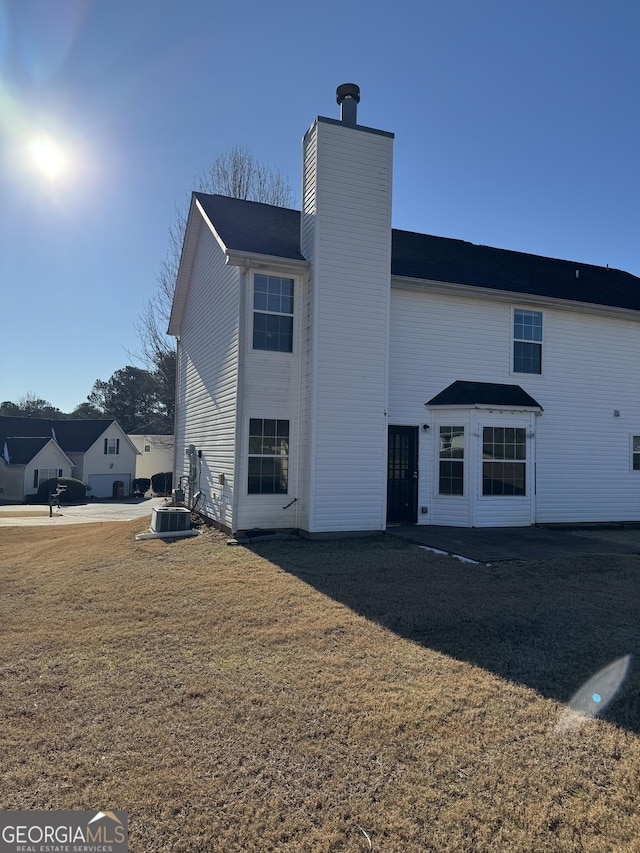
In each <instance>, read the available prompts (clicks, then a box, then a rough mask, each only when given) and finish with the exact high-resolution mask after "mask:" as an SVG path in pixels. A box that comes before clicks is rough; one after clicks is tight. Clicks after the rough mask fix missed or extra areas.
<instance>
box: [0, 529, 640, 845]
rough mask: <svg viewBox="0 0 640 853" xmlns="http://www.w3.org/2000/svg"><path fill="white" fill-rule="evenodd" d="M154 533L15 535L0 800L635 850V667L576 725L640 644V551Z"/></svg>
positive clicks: (0, 687) (218, 834) (141, 822)
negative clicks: (457, 549)
mask: <svg viewBox="0 0 640 853" xmlns="http://www.w3.org/2000/svg"><path fill="white" fill-rule="evenodd" d="M144 527H145V522H144V521H142V522H132V523H124V524H102V525H86V524H84V525H77V526H75V525H74V526H65V527H55V528H35V527H32V528H17V527H16V528H3V529H2V530H0V589H1V592H2V595H1V599H0V610H1V612H0V636H1V641H2V642H1V646H0V673H1V679H0V720H1V725H2V748H1V751H0V757H1V766H0V809H19V808H31V809H103V810H104V809H126V810H127V811H128V812H129V827H130V831H129V838H130V850H131V851H135V853H147V851H167V853H168V851H171V853H199V851H225V853H226V851H229V853H243V851H249V853H251V851H261V853H262V851H305V853H323V851H327V853H328V851H336V853H338V851H340V853H343V851H344V853H347V851H349V853H351V851H353V853H356V851H370V850H374V851H377V853H413V851H416V853H417V851H433V853H448V851H451V853H453V851H455V853H465V851H474V853H475V852H476V851H491V853H493V851H509V853H512V851H515V853H534V851H535V853H553V851H563V852H564V851H567V852H568V851H572V852H573V851H575V853H606V851H611V853H614V851H615V853H624V851H640V814H639V807H638V804H639V802H640V699H639V694H640V689H639V686H640V685H639V678H638V672H637V669H638V667H637V665H635V666H633V665H632V669H631V673H630V675H629V676H628V677H627V679H626V681H625V683H624V684H623V686H622V688H621V690H620V692H619V694H618V695H617V697H616V699H615V700H614V702H613V703H612V704H611V706H610V707H609V708H608V709H607V711H606V712H605V714H604V715H603V719H583V720H581V721H578V722H579V724H576V725H574V726H573V727H572V726H564V727H563V725H562V724H561V723H562V720H564V719H566V710H565V709H566V706H565V704H564V703H565V702H566V701H568V700H569V699H570V697H571V696H572V694H573V693H574V692H575V691H576V690H578V688H579V687H580V686H581V684H582V683H583V682H584V681H585V680H586V679H588V678H589V677H590V676H592V675H593V674H594V672H596V671H597V670H598V669H600V668H601V667H603V666H605V665H606V664H607V663H610V662H611V661H612V660H614V659H616V658H618V657H620V656H621V655H626V654H632V655H633V656H634V657H635V656H636V655H637V653H638V652H640V648H639V646H640V640H639V637H638V626H639V625H640V618H639V617H640V594H639V593H640V557H636V556H613V555H612V557H611V558H610V559H609V560H607V561H606V562H604V563H603V561H602V560H597V559H595V558H587V559H584V558H583V559H581V560H580V561H579V562H577V561H574V562H571V561H568V560H564V561H555V562H553V563H551V562H549V563H541V562H538V563H524V562H523V563H510V564H503V565H498V566H496V567H485V566H473V565H469V564H463V563H460V562H458V561H456V560H454V559H452V558H448V557H441V556H437V555H434V554H431V553H428V552H425V551H422V550H420V549H418V548H417V547H416V546H413V545H410V544H407V543H405V542H403V541H401V540H399V539H395V538H394V537H382V536H381V537H372V538H371V539H365V540H353V541H350V540H346V541H337V542H335V541H334V542H313V543H310V542H305V541H298V540H291V541H273V542H262V543H257V544H255V545H254V546H253V548H251V549H249V548H244V547H228V546H226V544H225V540H224V537H222V536H221V535H219V534H217V533H215V532H212V531H207V532H205V533H204V534H203V535H202V536H200V537H197V538H194V539H186V540H182V541H177V542H173V543H168V542H167V541H162V540H148V541H141V542H135V541H134V538H133V537H134V534H135V532H137V531H138V530H141V529H143V528H144ZM612 547H613V545H612ZM639 550H640V546H639Z"/></svg>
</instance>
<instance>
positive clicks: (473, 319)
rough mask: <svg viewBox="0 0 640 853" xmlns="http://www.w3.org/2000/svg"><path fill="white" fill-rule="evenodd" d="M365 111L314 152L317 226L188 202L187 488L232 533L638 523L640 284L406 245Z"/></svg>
mask: <svg viewBox="0 0 640 853" xmlns="http://www.w3.org/2000/svg"><path fill="white" fill-rule="evenodd" d="M358 100H359V95H358V92H357V87H353V86H351V85H350V84H348V85H346V86H345V87H340V89H339V102H341V101H342V115H341V120H340V121H338V120H334V119H327V118H320V117H319V118H317V119H316V120H315V121H314V122H313V124H312V126H311V127H310V129H309V130H308V132H307V134H306V135H305V137H304V140H303V199H302V212H301V213H300V212H298V211H295V210H288V209H283V208H278V207H272V206H270V205H264V204H258V203H254V202H247V201H241V200H237V199H232V198H225V197H221V196H212V195H205V194H202V193H194V195H193V197H192V202H191V208H190V212H189V218H188V224H187V230H186V234H185V241H184V247H183V252H182V258H181V263H180V269H179V273H178V278H177V286H176V292H175V298H174V303H173V310H172V314H171V320H170V326H169V331H170V333H171V334H173V335H175V336H176V338H177V340H178V378H177V413H176V430H175V436H176V470H175V474H174V476H175V481H176V482H177V481H178V479H179V478H180V477H181V476H182V477H184V478H185V482H187V481H188V484H189V488H188V490H187V491H188V496H189V500H191V501H192V502H193V501H195V500H196V499H197V500H198V501H199V506H201V508H202V511H203V512H204V513H206V515H208V516H209V517H210V518H212V519H213V520H214V521H216V522H217V523H218V524H219V525H220V526H221V527H223V528H224V529H227V530H230V531H232V532H234V533H235V532H237V531H242V530H247V529H251V528H267V529H297V530H299V531H301V532H304V533H306V534H309V535H314V534H340V533H353V532H368V531H375V530H384V529H385V527H386V526H387V525H388V524H396V523H409V524H439V525H454V526H456V525H457V526H503V525H530V524H532V523H536V522H540V523H550V522H598V521H600V522H604V521H629V520H634V521H636V520H640V384H639V377H640V279H638V278H636V277H635V276H633V275H630V274H628V273H625V272H621V271H619V270H614V269H609V268H605V267H597V266H593V265H589V264H581V263H576V262H573V261H563V260H555V259H551V258H544V257H538V256H535V255H526V254H522V253H519V252H511V251H505V250H501V249H494V248H489V247H486V246H476V245H473V244H470V243H466V242H463V241H460V240H453V239H446V238H440V237H433V236H429V235H425V234H417V233H412V232H407V231H398V230H392V228H391V169H392V143H393V135H392V134H390V133H386V132H383V131H379V130H373V129H371V128H368V127H362V126H360V125H358V124H357V122H356V104H357V102H358Z"/></svg>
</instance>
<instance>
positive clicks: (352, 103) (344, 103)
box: [336, 83, 360, 127]
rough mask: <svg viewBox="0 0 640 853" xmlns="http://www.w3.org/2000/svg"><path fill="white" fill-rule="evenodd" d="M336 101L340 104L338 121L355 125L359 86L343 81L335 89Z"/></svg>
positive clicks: (351, 125) (350, 125)
mask: <svg viewBox="0 0 640 853" xmlns="http://www.w3.org/2000/svg"><path fill="white" fill-rule="evenodd" d="M336 101H337V102H338V103H339V104H340V121H341V122H342V123H343V124H346V125H348V126H349V127H355V126H356V124H357V123H358V122H357V120H356V119H357V115H358V103H359V102H360V86H356V84H355V83H343V84H342V85H341V86H338V88H337V89H336Z"/></svg>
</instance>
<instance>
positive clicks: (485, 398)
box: [425, 380, 543, 412]
mask: <svg viewBox="0 0 640 853" xmlns="http://www.w3.org/2000/svg"><path fill="white" fill-rule="evenodd" d="M425 406H427V407H428V408H430V409H431V408H436V407H443V408H445V407H446V408H451V407H452V406H455V407H457V408H466V409H473V408H482V409H512V410H513V409H518V410H522V411H536V412H542V411H543V409H542V406H541V405H540V403H538V402H537V401H536V400H534V399H533V397H532V396H531V395H530V394H527V392H526V391H525V390H524V388H521V387H520V386H519V385H503V384H501V383H496V382H464V381H462V380H457V381H456V382H452V383H451V385H449V386H448V387H447V388H445V389H444V391H441V392H440V393H439V394H436V396H435V397H432V398H431V399H430V400H428V401H427V402H426V403H425Z"/></svg>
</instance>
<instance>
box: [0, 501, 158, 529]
mask: <svg viewBox="0 0 640 853" xmlns="http://www.w3.org/2000/svg"><path fill="white" fill-rule="evenodd" d="M166 500H167V499H166V498H148V499H147V500H142V501H140V500H131V501H90V502H89V503H86V504H73V505H69V506H65V505H64V503H63V505H62V506H61V507H60V509H57V508H54V510H53V516H52V517H51V518H49V507H48V506H42V505H35V506H26V505H25V504H18V505H11V506H0V527H17V526H20V527H36V526H37V527H42V526H44V525H52V524H55V525H58V524H91V523H95V522H106V521H134V520H135V519H136V518H143V517H144V516H146V515H149V516H150V515H151V510H152V509H153V508H154V507H156V506H162V505H163V504H164V503H165V502H166Z"/></svg>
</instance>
